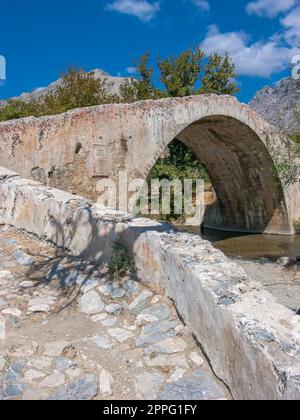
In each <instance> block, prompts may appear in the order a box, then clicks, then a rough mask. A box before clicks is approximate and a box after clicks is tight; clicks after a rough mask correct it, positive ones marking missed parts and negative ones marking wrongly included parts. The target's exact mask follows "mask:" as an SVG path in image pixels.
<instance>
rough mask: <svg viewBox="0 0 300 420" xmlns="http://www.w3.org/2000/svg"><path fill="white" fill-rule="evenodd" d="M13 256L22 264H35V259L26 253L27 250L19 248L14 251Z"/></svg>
mask: <svg viewBox="0 0 300 420" xmlns="http://www.w3.org/2000/svg"><path fill="white" fill-rule="evenodd" d="M12 256H13V258H14V259H15V260H16V261H17V263H18V264H20V265H27V266H29V265H32V264H33V259H32V258H31V257H30V256H29V255H28V254H26V252H24V251H22V250H18V251H16V252H14V253H13V255H12Z"/></svg>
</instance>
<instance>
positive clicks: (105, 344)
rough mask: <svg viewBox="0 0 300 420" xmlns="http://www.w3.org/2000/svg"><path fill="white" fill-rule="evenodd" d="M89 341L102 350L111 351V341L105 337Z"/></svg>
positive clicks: (99, 336) (100, 336)
mask: <svg viewBox="0 0 300 420" xmlns="http://www.w3.org/2000/svg"><path fill="white" fill-rule="evenodd" d="M88 341H92V342H93V343H95V344H96V346H98V347H100V348H101V349H110V348H111V347H112V344H111V341H110V339H109V338H107V337H104V336H103V335H96V336H94V337H91V338H89V339H88Z"/></svg>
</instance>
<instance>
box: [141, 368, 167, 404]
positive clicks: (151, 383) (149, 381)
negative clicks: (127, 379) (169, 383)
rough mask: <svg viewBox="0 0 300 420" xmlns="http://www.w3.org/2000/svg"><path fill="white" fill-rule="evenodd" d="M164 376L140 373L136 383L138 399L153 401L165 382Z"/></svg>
mask: <svg viewBox="0 0 300 420" xmlns="http://www.w3.org/2000/svg"><path fill="white" fill-rule="evenodd" d="M165 379H166V377H165V375H163V374H162V373H147V372H145V373H142V374H140V375H139V376H138V378H137V381H136V386H135V387H136V392H137V395H139V396H140V398H142V399H145V400H155V399H157V397H158V394H159V391H160V388H161V386H162V385H163V383H164V382H165Z"/></svg>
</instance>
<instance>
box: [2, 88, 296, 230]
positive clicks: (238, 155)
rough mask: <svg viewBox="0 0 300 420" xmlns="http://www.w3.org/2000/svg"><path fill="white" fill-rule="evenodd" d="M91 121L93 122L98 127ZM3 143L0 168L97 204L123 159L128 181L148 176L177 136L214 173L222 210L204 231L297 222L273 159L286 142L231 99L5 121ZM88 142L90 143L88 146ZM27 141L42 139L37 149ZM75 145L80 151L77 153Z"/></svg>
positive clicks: (100, 108)
mask: <svg viewBox="0 0 300 420" xmlns="http://www.w3.org/2000/svg"><path fill="white" fill-rule="evenodd" d="M94 121H98V124H97V126H95V124H94ZM200 124H201V129H199V125H200ZM145 127H147V130H145ZM212 132H213V139H212ZM0 138H3V139H4V140H3V141H2V142H1V143H0V164H2V165H4V166H8V167H9V168H13V169H14V170H17V171H20V172H21V175H22V176H24V177H27V178H30V177H31V178H33V179H35V180H37V179H39V180H40V181H42V182H43V183H48V185H51V186H52V187H55V188H60V189H62V190H68V191H70V192H72V193H74V192H75V193H77V194H79V195H82V196H88V198H90V199H92V200H94V201H95V200H96V199H98V197H99V194H98V193H97V186H98V182H99V176H103V175H104V176H106V177H108V178H110V179H116V178H117V177H118V176H119V173H118V172H119V169H120V156H121V157H122V165H123V167H124V168H126V170H127V171H128V175H129V177H133V176H135V174H136V173H137V174H139V175H138V176H139V177H144V178H145V177H146V176H147V175H148V173H149V170H150V169H151V168H152V166H153V162H155V161H156V160H157V159H158V158H159V157H160V156H161V153H162V151H163V150H164V149H165V148H166V147H167V146H168V145H169V144H170V142H171V141H172V140H173V139H174V138H178V139H179V140H181V141H182V142H183V143H185V144H186V145H187V146H189V147H191V148H192V149H193V151H194V152H195V153H196V155H197V156H199V159H201V161H202V163H203V164H204V166H205V167H206V168H207V169H208V172H209V173H210V174H213V176H214V182H215V184H216V185H215V188H216V191H218V195H219V196H221V201H222V205H221V206H219V207H218V208H216V212H213V215H211V217H208V219H207V224H208V225H209V226H214V227H219V228H227V230H229V229H231V230H239V231H245V230H246V231H249V230H250V231H254V232H263V231H265V232H271V233H290V232H291V231H292V230H293V229H294V228H293V220H294V219H297V218H298V217H299V212H300V209H299V197H298V194H297V195H295V196H293V198H292V196H290V195H289V188H288V187H287V186H286V185H285V182H284V181H285V180H284V174H283V172H284V171H282V170H281V169H280V165H279V164H278V163H277V159H274V161H273V159H272V157H274V156H276V155H277V152H278V151H279V153H280V155H281V156H283V157H286V159H287V162H288V163H291V162H290V160H289V151H290V147H289V143H288V141H287V139H286V138H285V137H284V135H283V134H282V133H280V132H279V131H278V130H277V129H275V128H274V127H270V126H269V125H268V124H267V123H266V122H265V121H264V120H263V119H262V118H261V117H259V116H258V115H257V114H255V113H254V112H253V111H252V110H251V109H250V108H248V107H247V106H245V105H243V104H240V103H239V102H238V100H237V99H236V98H233V97H229V96H222V95H199V96H193V97H190V98H166V99H162V100H160V101H143V102H137V103H134V104H117V105H116V104H111V105H105V106H98V107H93V108H89V109H88V110H86V109H79V110H73V111H70V112H68V113H66V114H63V115H57V116H51V117H43V118H37V119H25V120H18V121H14V122H12V121H8V122H4V123H1V124H0ZM16 138H17V139H19V142H18V143H17V145H16V144H15V141H14V139H16ZM91 138H93V139H96V140H95V142H92V143H91V140H90V139H91ZM32 139H40V142H41V144H36V142H35V141H32ZM79 139H80V141H79ZM129 139H130V141H129ZM232 139H233V141H232ZM37 141H38V140H37ZM124 142H125V144H126V147H125V148H124ZM78 143H80V147H81V150H82V151H84V152H83V155H81V154H80V155H79V156H78V154H77V153H76V151H77V145H78ZM53 150H56V151H57V153H53ZM98 150H100V151H103V153H104V156H105V159H104V160H103V161H102V162H104V163H103V164H102V165H104V167H103V166H102V169H101V171H100V172H102V173H97V172H98V170H99V169H96V168H98V166H99V165H98V166H97V162H95V159H97V158H96V156H97V155H98V153H97V151H98ZM137 151H138V153H137ZM216 156H220V157H221V158H220V160H216ZM245 161H246V162H247V165H245V164H244V162H245ZM276 164H277V165H276ZM276 166H278V168H277V171H274V170H273V169H274V168H276ZM241 168H243V170H241ZM37 173H38V176H37ZM278 174H279V179H280V178H281V183H282V185H283V188H284V194H282V190H281V185H279V184H280V183H279V182H278V176H277V175H278ZM13 180H15V181H16V182H17V180H18V178H8V179H6V181H13ZM232 185H236V188H234V189H232ZM294 187H295V188H296V187H297V182H295V183H294ZM270 196H271V197H272V200H269V199H268V198H269V197H270ZM248 197H251V199H248ZM294 201H296V203H294ZM236 203H241V204H240V205H236ZM294 204H296V205H294ZM285 208H287V211H285ZM218 213H219V215H218Z"/></svg>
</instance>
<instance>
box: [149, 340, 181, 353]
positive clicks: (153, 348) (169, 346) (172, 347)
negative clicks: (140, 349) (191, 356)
mask: <svg viewBox="0 0 300 420" xmlns="http://www.w3.org/2000/svg"><path fill="white" fill-rule="evenodd" d="M186 348H187V344H186V342H185V341H184V340H183V339H182V338H180V337H171V338H167V339H166V340H164V341H160V342H158V343H155V344H152V345H150V346H149V347H147V348H146V349H145V354H152V353H164V354H175V353H180V352H183V351H184V350H185V349H186Z"/></svg>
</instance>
